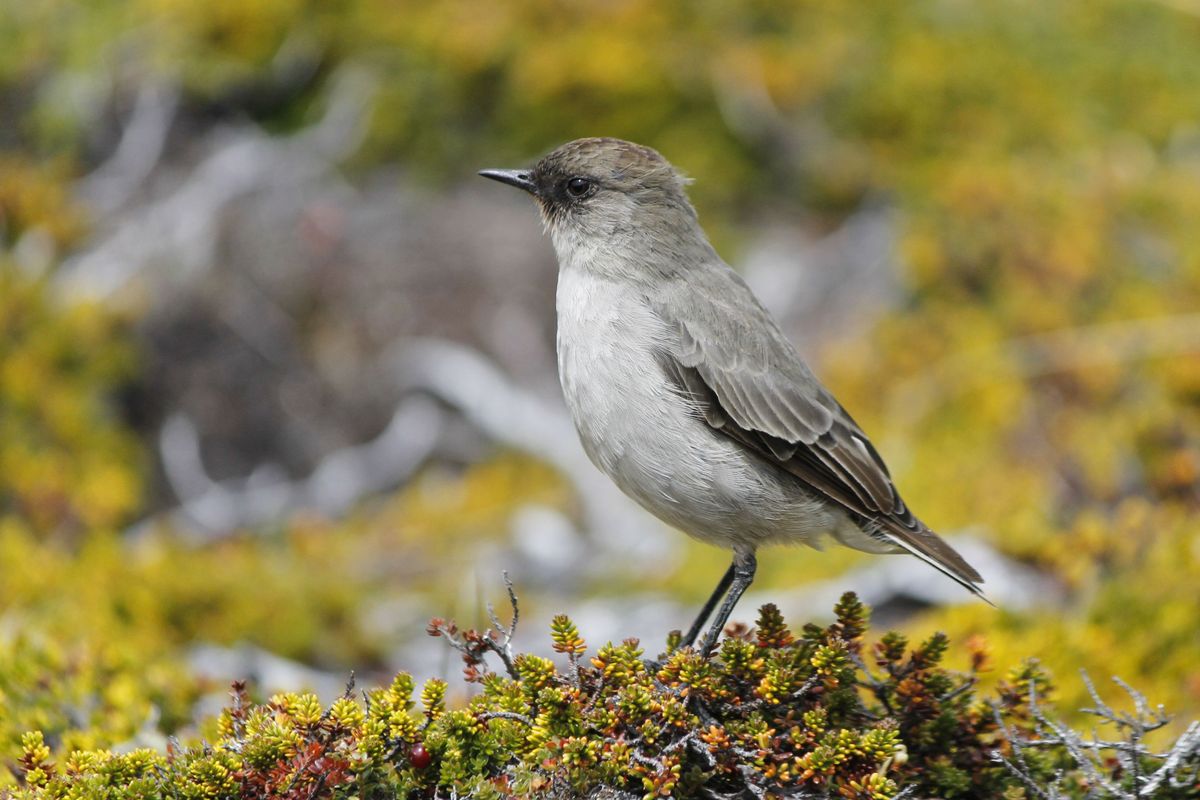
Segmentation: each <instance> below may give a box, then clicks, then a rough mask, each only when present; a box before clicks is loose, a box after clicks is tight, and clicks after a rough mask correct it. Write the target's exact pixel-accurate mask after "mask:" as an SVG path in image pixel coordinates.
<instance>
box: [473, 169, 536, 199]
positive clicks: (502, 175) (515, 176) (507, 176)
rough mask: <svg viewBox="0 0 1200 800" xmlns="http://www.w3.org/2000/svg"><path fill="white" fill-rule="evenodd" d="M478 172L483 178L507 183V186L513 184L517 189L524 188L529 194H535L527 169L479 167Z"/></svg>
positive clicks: (534, 186)
mask: <svg viewBox="0 0 1200 800" xmlns="http://www.w3.org/2000/svg"><path fill="white" fill-rule="evenodd" d="M479 174H480V175H482V176H483V177H485V178H491V179H492V180H494V181H500V182H501V183H507V184H508V185H509V186H515V187H517V188H518V189H524V190H525V191H527V192H529V193H530V194H537V186H536V185H535V184H534V182H533V181H532V180H530V175H529V170H527V169H481V170H479Z"/></svg>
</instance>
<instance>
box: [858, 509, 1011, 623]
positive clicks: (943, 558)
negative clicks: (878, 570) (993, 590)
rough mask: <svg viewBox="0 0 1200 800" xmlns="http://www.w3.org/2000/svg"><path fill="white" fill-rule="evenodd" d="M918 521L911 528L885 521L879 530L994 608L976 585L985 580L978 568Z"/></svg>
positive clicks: (993, 604)
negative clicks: (915, 528) (913, 527)
mask: <svg viewBox="0 0 1200 800" xmlns="http://www.w3.org/2000/svg"><path fill="white" fill-rule="evenodd" d="M919 524H920V526H921V527H920V528H919V529H917V530H915V531H914V530H911V529H909V528H906V527H904V526H902V525H900V524H899V523H894V524H888V523H887V522H886V521H885V522H884V528H883V531H882V533H883V534H884V535H885V536H887V538H888V539H890V540H891V541H893V542H894V543H896V544H897V545H899V546H900V547H902V548H904V549H905V550H907V551H908V552H909V553H911V554H913V555H914V556H916V557H917V558H919V559H921V560H922V561H924V562H925V563H926V564H928V565H929V566H931V567H933V568H934V569H936V570H937V571H938V572H940V573H942V574H943V575H946V576H948V577H950V578H952V579H953V580H955V581H956V582H957V583H959V584H960V585H961V586H963V587H964V588H965V589H967V590H968V591H970V592H971V593H972V594H974V595H975V596H976V597H978V598H979V599H980V600H983V602H985V603H987V604H988V605H990V606H993V607H995V605H996V604H995V603H993V602H992V601H991V600H989V599H988V597H987V595H985V594H984V593H983V590H982V589H981V588H979V584H981V583H983V582H984V581H983V576H982V575H980V574H979V571H978V570H976V569H975V568H974V567H972V566H971V565H970V564H968V563H967V561H966V559H964V558H963V557H962V556H961V555H959V554H958V551H957V550H955V549H954V548H953V547H951V546H950V545H948V544H946V542H945V541H944V540H942V539H941V538H940V537H939V536H938V535H937V534H936V533H934V532H933V531H931V530H929V528H928V527H926V526H925V524H924V523H919Z"/></svg>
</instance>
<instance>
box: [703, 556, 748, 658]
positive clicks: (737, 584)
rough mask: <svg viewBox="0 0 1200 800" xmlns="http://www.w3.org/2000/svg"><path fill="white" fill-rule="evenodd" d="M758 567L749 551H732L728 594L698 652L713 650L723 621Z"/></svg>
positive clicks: (723, 627) (723, 628)
mask: <svg viewBox="0 0 1200 800" xmlns="http://www.w3.org/2000/svg"><path fill="white" fill-rule="evenodd" d="M757 568H758V560H757V559H756V558H755V557H754V553H753V552H752V551H751V552H745V553H742V552H737V551H734V553H733V585H732V586H731V587H730V588H729V594H727V595H725V602H724V603H721V608H720V610H718V611H717V616H716V617H715V618H714V619H713V622H712V625H711V626H710V627H709V629H708V634H707V635H706V636H705V637H704V644H702V645H701V646H700V653H701V654H702V655H705V656H707V655H708V654H709V653H711V652H712V651H713V648H714V647H715V646H716V644H717V637H719V636H720V635H721V631H723V630H725V623H726V622H728V621H729V615H730V614H732V613H733V607H734V606H736V605H737V601H738V600H741V599H742V595H743V594H745V592H746V589H748V588H749V587H750V584H751V583H752V582H753V581H754V571H755V570H756V569H757Z"/></svg>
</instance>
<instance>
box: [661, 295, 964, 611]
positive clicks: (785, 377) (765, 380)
mask: <svg viewBox="0 0 1200 800" xmlns="http://www.w3.org/2000/svg"><path fill="white" fill-rule="evenodd" d="M734 284H735V285H734V289H733V292H732V294H727V295H726V299H725V303H724V304H722V303H721V302H719V301H718V302H710V303H709V304H708V306H707V307H704V306H702V305H700V304H701V303H703V302H706V301H709V300H711V297H712V296H713V295H712V294H708V293H706V297H705V298H701V297H700V296H699V294H698V293H695V294H693V296H692V297H691V298H690V299H691V302H690V303H689V305H690V307H691V311H692V313H689V314H688V322H687V323H684V322H682V321H681V320H680V318H679V317H680V315H677V314H672V313H671V310H670V309H669V308H667V307H665V306H663V307H659V308H658V309H657V311H658V314H659V316H660V318H661V319H662V320H663V321H664V323H666V326H667V328H668V330H669V331H670V332H671V333H672V334H673V335H672V336H669V337H668V342H667V343H666V344H665V345H664V347H663V350H662V354H661V355H662V361H663V365H664V368H665V370H666V372H667V374H668V376H669V377H671V379H672V380H673V381H674V382H675V383H676V385H677V386H678V387H679V389H680V390H681V391H682V392H683V393H684V394H685V395H686V396H688V397H689V398H690V399H691V401H692V402H693V403H695V405H696V407H697V409H698V411H699V412H700V413H701V414H702V416H703V418H704V420H705V421H706V422H707V423H708V425H709V426H711V427H712V428H713V429H715V430H718V431H720V432H721V433H723V434H725V435H727V436H729V437H730V438H732V439H734V440H735V441H737V442H739V443H741V444H742V445H743V446H745V447H747V448H748V449H750V450H752V451H754V452H756V453H757V454H758V455H760V456H761V457H763V458H764V459H766V460H767V461H768V462H770V463H774V464H776V465H777V466H779V467H780V468H781V469H783V470H785V471H787V472H788V473H790V474H792V475H794V476H795V477H796V478H798V479H799V480H800V481H802V482H803V483H804V484H805V485H806V486H808V487H809V488H810V489H812V490H814V491H816V492H819V493H820V494H822V495H824V496H825V497H827V498H828V499H830V500H831V501H833V502H835V503H837V504H839V505H841V506H842V507H844V508H845V509H846V510H847V511H849V512H850V513H851V514H852V515H853V516H855V517H856V518H858V519H861V520H863V521H864V522H865V523H866V525H865V526H864V527H865V528H866V529H867V530H874V531H877V534H876V535H879V536H881V537H884V538H886V539H887V540H888V541H890V542H892V543H893V544H894V545H896V546H898V547H901V548H903V549H904V550H907V551H908V552H910V553H912V554H913V555H915V556H917V557H918V558H921V559H922V560H923V561H925V562H927V563H929V564H930V565H932V566H933V567H935V568H936V569H938V570H940V571H941V572H943V573H945V574H946V575H949V576H950V577H951V578H953V579H955V580H956V581H958V582H959V583H961V584H962V585H963V586H965V587H966V588H968V589H970V590H971V591H972V592H974V593H976V594H978V595H980V596H981V597H982V596H983V595H982V592H981V591H980V589H979V584H980V583H982V582H983V579H982V578H981V577H980V575H979V573H978V572H977V571H976V570H975V569H974V568H973V567H971V565H970V564H968V563H967V562H966V561H965V560H964V559H963V558H962V556H960V555H959V554H958V553H957V552H956V551H955V550H954V549H953V548H952V547H950V545H948V544H946V543H945V542H944V541H943V540H942V539H941V538H939V537H938V536H937V534H935V533H934V532H933V531H931V530H930V529H929V528H928V527H926V526H925V524H924V523H922V522H921V521H920V520H919V519H917V518H916V517H915V516H914V515H913V513H912V512H911V511H910V510H909V509H908V507H907V506H906V505H905V503H904V501H903V500H902V499H901V498H900V494H899V492H897V490H896V487H895V484H894V483H893V482H892V478H891V475H890V474H889V472H888V469H887V466H886V465H885V464H884V462H883V459H882V458H881V457H880V455H879V453H878V451H876V449H875V448H874V446H872V444H871V442H870V440H869V439H868V438H867V435H866V434H865V433H864V432H863V431H862V429H861V428H859V426H858V425H857V424H856V423H855V422H854V420H853V419H852V418H851V417H850V415H849V414H848V413H846V411H845V409H843V408H842V407H841V405H840V404H839V403H838V402H837V401H836V400H835V399H834V398H833V396H832V395H831V394H830V393H829V392H828V391H827V390H826V389H825V388H824V387H823V386H822V385H821V383H820V382H819V381H818V380H817V378H816V377H815V376H814V375H813V374H812V372H811V371H810V370H809V369H808V367H807V366H806V365H805V364H804V362H803V360H802V359H801V358H800V356H799V354H798V353H796V351H795V349H794V348H793V347H792V345H791V344H790V343H789V342H788V341H787V339H786V338H785V337H784V336H783V334H782V332H780V331H779V329H778V327H776V325H775V324H774V322H773V321H772V320H771V318H770V316H769V315H768V314H767V312H766V311H765V310H764V309H763V308H762V307H761V305H759V304H758V302H757V300H755V299H754V298H753V295H751V294H750V293H749V290H748V289H746V288H745V286H744V284H742V283H741V282H740V279H736V280H735V282H734ZM726 288H728V287H726ZM696 312H701V313H696ZM747 313H749V314H750V315H751V319H750V320H749V321H747V319H746V316H745V315H746V314H747ZM754 317H757V319H754ZM985 599H986V598H985Z"/></svg>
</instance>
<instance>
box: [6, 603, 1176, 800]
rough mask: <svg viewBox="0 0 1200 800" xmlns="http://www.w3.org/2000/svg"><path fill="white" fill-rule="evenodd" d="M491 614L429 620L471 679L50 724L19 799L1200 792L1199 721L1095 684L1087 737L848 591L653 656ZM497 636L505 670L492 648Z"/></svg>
mask: <svg viewBox="0 0 1200 800" xmlns="http://www.w3.org/2000/svg"><path fill="white" fill-rule="evenodd" d="M512 600H513V619H512V622H511V623H510V624H509V625H507V626H504V625H501V623H500V622H499V621H498V620H496V619H495V617H494V615H493V625H494V627H492V628H489V629H488V630H485V631H482V632H481V631H475V630H462V629H460V628H459V627H458V626H457V625H455V624H454V623H453V622H446V621H443V620H433V621H432V622H431V623H430V628H429V630H430V633H431V634H432V635H435V636H440V637H443V638H444V639H445V640H446V641H447V642H449V644H450V645H451V646H452V647H454V648H455V649H457V650H458V651H459V652H460V653H461V654H462V657H463V661H464V665H465V670H464V673H465V674H464V677H465V681H466V682H467V683H468V684H469V685H471V686H473V687H475V689H476V693H475V694H474V696H473V697H472V698H471V699H470V700H469V701H468V702H467V703H466V705H464V706H462V707H459V708H450V707H448V706H447V703H446V695H447V689H448V686H447V684H446V682H444V681H441V680H430V681H428V682H427V683H426V684H425V685H424V686H423V687H422V689H421V690H420V692H419V693H418V692H417V690H416V686H415V685H414V682H413V680H412V678H411V677H410V676H408V675H406V674H403V673H402V674H400V675H398V676H396V678H395V680H394V681H393V682H392V684H391V685H390V686H388V687H386V688H378V689H373V690H369V691H366V692H364V693H362V694H361V695H360V696H357V697H356V696H355V695H354V693H353V687H352V686H350V687H347V691H346V693H345V694H344V695H343V696H342V697H341V698H339V699H338V700H336V701H334V702H333V703H332V704H331V705H329V706H327V707H325V706H323V705H322V704H321V702H320V701H319V700H318V698H317V697H316V696H315V695H311V694H295V693H286V694H278V695H275V696H274V697H272V698H270V700H269V701H268V702H266V703H264V704H257V705H256V704H253V703H251V702H250V701H249V699H248V694H247V691H246V687H245V685H244V684H241V683H237V684H234V687H233V693H232V702H231V703H230V705H229V707H228V708H226V709H225V711H224V712H223V713H222V715H221V717H220V719H219V721H218V731H219V735H218V737H217V738H216V741H214V742H211V743H209V744H203V745H200V746H196V747H191V748H182V747H178V746H174V747H171V748H169V749H168V751H167V752H166V753H158V752H153V751H150V750H145V749H142V750H133V751H130V752H126V753H121V754H116V753H112V752H109V751H103V750H97V751H75V752H71V753H67V754H66V755H65V756H64V757H63V758H62V759H61V760H60V761H57V762H56V761H55V760H54V759H53V758H52V751H51V747H50V746H49V745H48V744H47V743H46V742H45V740H44V737H43V735H42V734H41V733H40V732H36V731H35V732H31V733H28V734H26V735H25V737H24V738H23V740H22V751H23V754H22V756H21V758H20V763H19V764H18V765H17V766H16V768H15V772H16V774H17V776H18V778H19V779H20V786H19V787H18V788H16V789H14V790H10V791H9V792H8V796H10V797H12V798H23V799H24V798H28V799H29V800H35V799H36V800H45V799H48V798H56V799H57V798H68V797H69V798H91V797H96V798H100V797H103V798H113V800H133V799H134V798H138V799H140V798H159V797H171V798H186V799H188V800H191V799H192V798H195V799H196V800H200V798H205V799H213V800H215V799H217V798H230V799H231V800H232V799H233V798H250V799H255V798H288V799H289V800H317V798H364V799H365V798H385V797H386V798H392V797H414V798H442V797H478V798H496V799H499V798H516V797H522V798H525V797H535V798H538V797H541V798H565V797H596V798H599V797H606V798H633V799H634V800H636V798H643V800H652V799H653V798H656V797H696V798H730V799H732V798H755V799H756V800H758V799H763V798H767V797H796V798H806V797H812V798H817V797H837V798H862V799H864V800H866V799H870V800H893V799H894V798H902V797H940V798H991V797H995V798H1005V800H1019V799H1020V798H1059V797H1078V798H1093V797H1096V798H1099V797H1114V798H1140V797H1156V798H1157V797H1169V798H1200V777H1198V773H1200V725H1197V724H1193V726H1192V727H1191V728H1189V729H1188V732H1187V733H1185V735H1184V736H1183V737H1181V738H1180V740H1179V741H1178V742H1177V743H1176V745H1175V747H1174V748H1172V749H1171V750H1170V751H1169V752H1167V753H1155V752H1152V751H1151V750H1149V749H1148V748H1147V747H1146V746H1145V743H1144V739H1145V735H1146V733H1147V732H1148V731H1149V730H1150V729H1152V728H1153V727H1154V726H1155V725H1159V724H1162V723H1163V722H1164V720H1165V718H1164V717H1163V716H1162V714H1161V711H1157V712H1151V711H1150V709H1149V708H1148V706H1147V705H1146V703H1145V701H1144V699H1142V698H1141V697H1140V695H1137V694H1136V693H1132V694H1133V696H1134V699H1135V701H1136V702H1135V713H1133V714H1124V715H1122V714H1118V713H1117V712H1115V711H1113V710H1112V709H1111V708H1109V707H1108V706H1105V705H1103V704H1102V703H1100V702H1099V699H1098V698H1097V706H1098V708H1097V710H1096V712H1095V713H1097V714H1099V715H1100V717H1101V718H1102V719H1103V720H1105V721H1107V722H1110V723H1112V724H1114V725H1115V726H1116V727H1117V729H1118V732H1119V733H1120V734H1121V735H1120V736H1119V737H1117V738H1115V739H1111V740H1101V739H1090V740H1087V739H1084V738H1083V737H1082V736H1081V735H1079V734H1077V733H1075V732H1073V731H1071V730H1070V729H1068V728H1065V727H1064V726H1062V725H1060V724H1058V723H1056V722H1053V721H1052V720H1051V719H1050V717H1049V716H1048V714H1047V712H1046V711H1045V710H1044V709H1043V708H1042V707H1041V706H1040V705H1039V703H1040V698H1044V697H1046V696H1047V694H1048V693H1049V692H1050V691H1051V687H1050V683H1049V680H1048V678H1047V676H1046V675H1045V674H1043V673H1042V672H1041V671H1040V670H1039V668H1038V667H1037V665H1036V664H1035V663H1033V662H1029V663H1026V664H1023V665H1021V666H1020V667H1019V668H1017V669H1016V670H1014V671H1012V672H1011V673H1010V674H1009V675H1008V677H1007V679H1006V680H1005V681H1003V682H1002V683H1001V684H1000V687H999V689H998V690H997V692H996V693H995V696H992V697H987V698H984V697H981V696H979V693H978V692H977V691H976V674H975V673H976V672H977V671H978V670H979V669H981V668H982V665H983V662H984V657H983V655H982V652H981V651H979V650H978V648H976V650H975V651H973V658H972V668H971V670H970V671H968V672H967V673H954V672H950V671H948V670H947V669H945V668H944V667H942V666H941V661H942V657H943V655H944V654H945V653H946V650H947V648H948V641H947V640H946V638H945V637H943V636H940V635H938V636H934V637H932V638H930V639H929V640H928V641H926V642H923V643H921V644H918V645H916V646H915V647H914V646H910V645H909V643H908V642H907V641H905V639H904V638H903V637H901V636H899V635H897V634H887V635H885V636H884V637H883V638H882V639H880V640H879V641H878V642H877V643H875V644H872V645H868V644H866V643H865V641H864V635H865V633H866V630H867V617H868V611H867V609H866V607H865V606H863V604H862V603H860V602H859V600H858V599H857V598H856V597H855V596H854V595H853V594H846V595H844V596H843V597H842V599H841V601H840V602H839V603H838V604H837V606H836V607H835V609H834V611H835V621H834V622H833V623H832V624H830V625H828V626H825V627H822V626H818V625H813V624H810V625H806V626H804V627H803V628H802V629H801V630H799V631H798V632H793V631H792V630H791V629H790V628H789V627H788V626H787V624H786V623H785V622H784V620H783V617H782V616H781V615H780V613H779V611H778V609H777V608H775V606H773V605H766V606H763V607H762V609H761V610H760V612H759V618H758V622H757V625H756V626H755V627H754V628H753V629H749V628H745V627H739V626H733V627H731V629H730V630H729V631H727V637H726V638H725V640H724V641H723V643H722V644H721V647H720V648H719V650H718V652H716V653H715V654H714V655H713V656H712V657H710V658H704V657H702V656H701V655H699V654H698V653H697V652H696V651H695V650H693V649H691V648H680V647H678V636H677V635H673V636H672V637H671V639H670V640H669V641H668V646H667V649H666V651H665V652H663V653H661V654H659V655H658V656H657V657H655V658H652V659H651V658H646V656H645V653H644V651H643V648H642V647H641V646H640V644H639V643H638V642H637V641H636V640H626V641H624V642H622V643H620V644H613V643H608V644H605V645H603V646H602V647H600V648H599V649H598V650H596V651H595V654H594V655H593V656H591V657H590V658H588V657H587V653H588V646H587V643H586V642H585V641H584V639H583V637H582V636H581V635H580V633H579V630H578V629H577V628H576V626H575V624H574V623H573V622H572V621H571V620H570V619H569V618H568V617H566V616H558V617H556V618H555V619H554V620H553V622H552V624H551V640H552V642H553V648H554V650H555V651H556V652H557V653H559V654H561V655H562V656H564V657H565V663H556V662H555V661H552V660H550V659H548V658H544V657H541V656H537V655H531V654H514V653H513V652H512V648H511V640H512V635H513V632H514V630H515V627H516V622H517V613H516V612H517V605H516V600H515V597H514V598H512ZM490 656H494V657H495V658H496V660H497V661H498V662H499V665H500V666H501V668H502V670H503V671H502V672H497V671H493V670H492V669H491V668H489V666H488V660H487V659H488V658H489V657H490Z"/></svg>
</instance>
